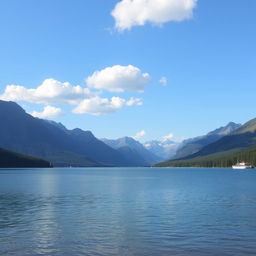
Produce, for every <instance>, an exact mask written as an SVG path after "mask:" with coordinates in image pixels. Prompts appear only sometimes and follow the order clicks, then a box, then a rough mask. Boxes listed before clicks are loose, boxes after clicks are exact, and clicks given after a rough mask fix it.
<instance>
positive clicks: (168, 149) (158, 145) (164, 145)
mask: <svg viewBox="0 0 256 256" xmlns="http://www.w3.org/2000/svg"><path fill="white" fill-rule="evenodd" d="M143 145H144V147H145V148H146V149H147V150H149V151H150V152H151V153H153V154H155V155H156V156H158V157H159V158H160V159H162V160H167V159H170V158H172V157H173V156H174V155H175V153H176V151H177V150H178V148H179V147H180V145H181V143H180V142H175V141H172V140H165V141H159V140H152V141H147V142H145V143H144V144H143Z"/></svg>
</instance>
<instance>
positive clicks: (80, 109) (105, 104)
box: [73, 96, 142, 116]
mask: <svg viewBox="0 0 256 256" xmlns="http://www.w3.org/2000/svg"><path fill="white" fill-rule="evenodd" d="M132 105H137V106H140V105H142V102H141V99H140V98H133V97H132V98H131V99H130V100H125V99H122V98H119V97H112V98H111V99H107V98H100V97H99V96H95V97H93V98H90V99H85V100H83V101H82V102H81V103H80V104H79V105H78V106H77V107H76V108H75V109H73V113H75V114H90V115H94V116H99V115H103V114H108V113H113V112H115V111H116V110H118V109H121V108H123V107H125V106H132Z"/></svg>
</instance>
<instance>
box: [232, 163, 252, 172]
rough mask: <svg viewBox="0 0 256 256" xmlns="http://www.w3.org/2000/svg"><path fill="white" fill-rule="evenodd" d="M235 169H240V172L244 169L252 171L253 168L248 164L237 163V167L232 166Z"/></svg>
mask: <svg viewBox="0 0 256 256" xmlns="http://www.w3.org/2000/svg"><path fill="white" fill-rule="evenodd" d="M232 168H233V169H239V170H244V169H252V168H253V167H252V166H251V165H250V164H247V163H245V162H241V163H237V164H235V165H232Z"/></svg>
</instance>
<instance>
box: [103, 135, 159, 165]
mask: <svg viewBox="0 0 256 256" xmlns="http://www.w3.org/2000/svg"><path fill="white" fill-rule="evenodd" d="M102 141H103V142H104V143H106V144H107V145H109V146H110V147H112V148H114V149H116V150H118V151H119V152H120V153H121V154H123V156H124V157H126V158H128V159H129V160H130V161H133V163H134V164H135V163H136V165H139V166H145V165H151V164H155V163H157V162H160V161H161V158H159V157H158V156H156V155H155V154H153V153H151V152H150V151H149V150H147V149H146V148H145V147H144V146H143V145H142V144H141V143H140V142H138V141H136V140H134V139H133V138H131V137H123V138H119V139H117V140H109V139H102Z"/></svg>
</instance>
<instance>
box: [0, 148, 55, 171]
mask: <svg viewBox="0 0 256 256" xmlns="http://www.w3.org/2000/svg"><path fill="white" fill-rule="evenodd" d="M25 167H26V168H31V167H36V168H46V167H47V168H48V167H51V165H50V163H49V162H47V161H45V160H42V159H38V158H33V157H29V156H25V155H22V154H18V153H14V152H12V151H9V150H5V149H2V148H0V168H25Z"/></svg>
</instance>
